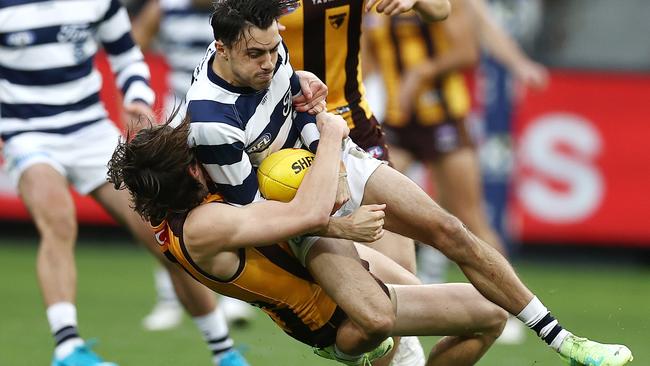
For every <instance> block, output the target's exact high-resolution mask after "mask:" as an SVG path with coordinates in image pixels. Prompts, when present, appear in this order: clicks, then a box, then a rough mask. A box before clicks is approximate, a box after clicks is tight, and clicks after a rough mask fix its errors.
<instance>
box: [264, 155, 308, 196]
mask: <svg viewBox="0 0 650 366" xmlns="http://www.w3.org/2000/svg"><path fill="white" fill-rule="evenodd" d="M313 161H314V154H312V153H311V152H309V151H307V150H303V149H282V150H280V151H276V152H274V153H273V154H271V155H269V156H267V157H266V159H264V161H262V164H260V166H259V168H258V169H257V181H258V182H259V187H260V193H262V196H264V198H266V199H267V200H274V201H282V202H289V201H291V199H293V197H294V196H295V195H296V191H297V190H298V187H299V186H300V183H301V182H302V178H303V177H304V176H305V173H306V172H307V170H308V169H309V167H310V166H311V164H312V162H313Z"/></svg>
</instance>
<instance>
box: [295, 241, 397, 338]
mask: <svg viewBox="0 0 650 366" xmlns="http://www.w3.org/2000/svg"><path fill="white" fill-rule="evenodd" d="M306 266H307V269H308V270H309V272H310V273H311V275H312V276H313V277H314V279H315V280H316V282H317V283H318V284H319V285H320V286H321V287H322V288H323V290H325V292H326V293H327V294H328V295H329V296H330V297H331V298H332V299H333V300H334V302H336V304H337V305H338V306H339V307H340V308H341V309H343V311H345V313H346V314H348V316H349V317H350V318H351V319H353V320H354V321H355V322H357V323H359V324H360V325H361V326H362V327H363V326H364V325H365V324H370V323H375V322H376V321H378V320H377V318H381V317H385V316H390V317H392V316H393V305H392V303H391V301H390V298H389V297H388V295H387V294H386V293H385V292H384V290H383V289H382V288H381V286H380V285H379V284H378V283H377V281H376V280H375V279H374V278H373V277H372V276H371V275H370V272H368V271H367V270H366V269H365V268H364V267H363V265H362V263H361V259H360V258H359V255H358V253H357V251H356V248H355V246H354V244H353V243H352V242H350V241H344V240H340V239H332V238H319V239H318V240H317V241H316V242H315V244H314V245H313V246H312V247H311V249H310V250H309V252H308V253H307V256H306Z"/></svg>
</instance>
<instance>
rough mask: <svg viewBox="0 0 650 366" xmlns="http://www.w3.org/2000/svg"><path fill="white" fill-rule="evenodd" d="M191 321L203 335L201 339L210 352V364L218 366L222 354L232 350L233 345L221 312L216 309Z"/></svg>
mask: <svg viewBox="0 0 650 366" xmlns="http://www.w3.org/2000/svg"><path fill="white" fill-rule="evenodd" d="M192 319H193V320H194V323H195V324H196V326H197V327H198V328H199V330H200V331H201V333H202V334H203V339H204V340H205V342H206V343H207V344H208V348H209V349H210V351H211V352H212V362H214V364H215V365H218V364H219V359H220V358H221V356H222V354H223V353H224V352H226V351H228V350H230V349H232V346H233V344H234V342H233V340H232V338H230V335H229V334H228V324H227V323H226V317H225V316H224V314H223V311H222V310H221V309H220V308H219V307H217V308H216V309H215V310H214V311H213V312H211V313H209V314H207V315H203V316H196V317H194V318H192Z"/></svg>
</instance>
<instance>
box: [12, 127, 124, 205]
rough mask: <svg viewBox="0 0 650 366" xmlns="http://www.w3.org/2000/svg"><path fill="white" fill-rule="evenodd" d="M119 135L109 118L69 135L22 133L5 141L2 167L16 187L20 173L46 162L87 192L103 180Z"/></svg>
mask: <svg viewBox="0 0 650 366" xmlns="http://www.w3.org/2000/svg"><path fill="white" fill-rule="evenodd" d="M121 135H122V134H121V133H120V130H119V129H118V128H117V127H116V126H115V125H114V124H113V123H112V122H111V121H110V120H108V119H105V120H102V121H99V122H97V123H93V124H91V125H89V126H87V127H84V128H82V129H80V130H78V131H75V132H72V133H69V134H65V135H63V134H55V133H41V132H25V133H21V134H20V135H17V136H14V137H13V138H11V139H10V140H9V141H7V142H6V143H5V147H4V158H5V160H6V162H5V170H6V171H7V174H8V175H9V177H10V179H11V181H12V183H13V184H14V185H15V186H18V182H19V180H20V176H21V175H22V174H23V172H24V171H25V170H26V169H27V168H29V167H31V166H32V165H34V164H48V165H50V166H51V167H53V168H54V169H56V170H57V171H58V172H59V173H61V175H63V176H64V177H66V178H67V179H68V181H69V182H70V183H71V184H72V185H74V187H75V189H76V190H77V192H79V193H81V194H88V193H90V192H92V191H93V190H95V189H96V188H98V187H100V186H101V185H102V184H104V183H106V177H107V174H106V173H107V171H108V169H107V167H106V164H107V163H108V161H109V160H110V159H111V156H112V155H113V151H114V150H115V147H116V146H117V142H118V140H119V138H120V136H121Z"/></svg>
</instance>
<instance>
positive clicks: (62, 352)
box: [46, 302, 84, 359]
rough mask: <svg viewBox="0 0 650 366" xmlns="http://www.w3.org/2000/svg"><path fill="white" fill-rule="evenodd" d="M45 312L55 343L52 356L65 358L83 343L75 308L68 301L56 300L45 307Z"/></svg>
mask: <svg viewBox="0 0 650 366" xmlns="http://www.w3.org/2000/svg"><path fill="white" fill-rule="evenodd" d="M46 314H47V321H48V322H49V323H50V330H51V331H52V335H54V340H55V343H56V347H55V348H54V356H55V357H56V358H57V359H62V358H65V357H66V356H68V355H69V354H70V353H72V351H74V349H75V348H76V347H78V346H80V345H82V344H83V343H84V342H83V340H82V339H81V338H80V337H79V334H78V331H77V308H76V307H75V306H74V304H72V303H69V302H57V303H55V304H52V305H50V306H49V307H48V308H47V310H46Z"/></svg>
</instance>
